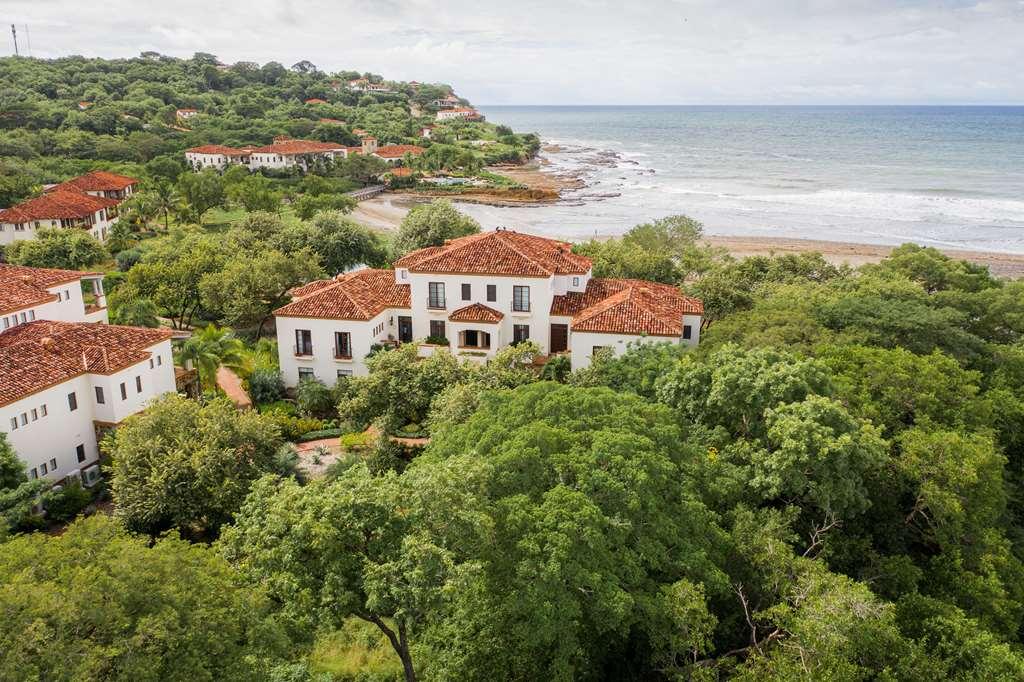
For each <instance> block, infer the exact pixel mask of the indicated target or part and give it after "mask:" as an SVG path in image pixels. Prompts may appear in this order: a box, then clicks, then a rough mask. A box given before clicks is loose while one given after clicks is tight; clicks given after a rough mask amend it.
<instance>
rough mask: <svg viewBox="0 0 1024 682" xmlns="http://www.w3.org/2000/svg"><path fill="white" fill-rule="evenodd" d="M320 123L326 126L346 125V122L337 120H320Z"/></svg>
mask: <svg viewBox="0 0 1024 682" xmlns="http://www.w3.org/2000/svg"><path fill="white" fill-rule="evenodd" d="M320 123H326V124H328V125H332V126H343V125H345V122H344V121H339V120H338V119H336V118H321V119H320Z"/></svg>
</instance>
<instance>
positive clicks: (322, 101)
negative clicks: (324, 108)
mask: <svg viewBox="0 0 1024 682" xmlns="http://www.w3.org/2000/svg"><path fill="white" fill-rule="evenodd" d="M305 104H327V100H325V99H320V98H319V97H310V98H309V99H307V100H306V101H305Z"/></svg>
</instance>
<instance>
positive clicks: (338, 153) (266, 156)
mask: <svg viewBox="0 0 1024 682" xmlns="http://www.w3.org/2000/svg"><path fill="white" fill-rule="evenodd" d="M423 151H424V149H423V147H419V146H417V145H412V144H393V145H385V146H383V147H379V146H378V145H377V138H375V137H373V136H372V135H364V136H363V137H362V140H361V144H360V146H358V147H346V146H345V145H341V144H337V143H334V142H316V141H314V140H286V139H280V140H276V141H275V142H274V143H273V144H269V145H266V146H264V147H251V148H242V149H236V148H234V147H225V146H223V145H213V144H211V145H203V146H201V147H193V148H191V149H188V150H186V151H185V160H186V161H187V162H188V165H189V166H190V167H191V168H192V169H193V170H196V171H200V170H203V169H204V168H214V169H217V170H223V169H224V168H226V167H227V166H229V165H231V164H239V165H243V166H248V168H249V170H251V171H256V170H259V169H261V168H295V167H298V168H300V169H301V170H302V171H306V170H309V168H310V166H312V165H314V164H315V163H316V162H317V161H334V160H336V159H345V158H348V157H349V155H351V154H366V155H372V156H376V157H378V158H380V159H383V160H385V161H387V162H388V163H397V162H398V161H400V160H401V159H403V158H404V157H405V155H406V154H412V155H413V156H419V155H420V154H422V153H423Z"/></svg>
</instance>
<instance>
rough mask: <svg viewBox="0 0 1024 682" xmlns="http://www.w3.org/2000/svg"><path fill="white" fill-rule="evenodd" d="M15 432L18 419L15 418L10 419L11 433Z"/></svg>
mask: <svg viewBox="0 0 1024 682" xmlns="http://www.w3.org/2000/svg"><path fill="white" fill-rule="evenodd" d="M17 430H18V418H17V417H11V431H17Z"/></svg>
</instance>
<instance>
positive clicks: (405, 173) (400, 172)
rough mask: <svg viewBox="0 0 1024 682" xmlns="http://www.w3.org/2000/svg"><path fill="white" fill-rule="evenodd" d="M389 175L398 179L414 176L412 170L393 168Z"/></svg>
mask: <svg viewBox="0 0 1024 682" xmlns="http://www.w3.org/2000/svg"><path fill="white" fill-rule="evenodd" d="M388 175H393V176H395V177H396V178H408V177H410V176H411V175H412V168H405V167H402V168H392V169H391V170H389V171H388Z"/></svg>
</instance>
